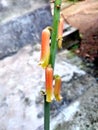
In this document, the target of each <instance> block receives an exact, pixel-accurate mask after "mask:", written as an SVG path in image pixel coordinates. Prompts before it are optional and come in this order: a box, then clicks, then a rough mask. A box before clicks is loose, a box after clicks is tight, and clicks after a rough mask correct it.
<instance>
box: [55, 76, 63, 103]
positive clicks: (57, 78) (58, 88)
mask: <svg viewBox="0 0 98 130" xmlns="http://www.w3.org/2000/svg"><path fill="white" fill-rule="evenodd" d="M54 79H55V85H54V96H55V99H56V100H57V101H61V99H62V96H61V94H60V91H61V77H60V76H59V75H56V76H54Z"/></svg>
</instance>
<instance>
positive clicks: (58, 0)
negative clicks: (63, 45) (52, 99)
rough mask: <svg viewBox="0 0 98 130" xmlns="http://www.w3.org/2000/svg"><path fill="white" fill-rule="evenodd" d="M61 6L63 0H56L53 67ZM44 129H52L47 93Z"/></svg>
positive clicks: (52, 36)
mask: <svg viewBox="0 0 98 130" xmlns="http://www.w3.org/2000/svg"><path fill="white" fill-rule="evenodd" d="M60 6H61V0H55V3H54V16H53V26H52V28H53V30H52V34H51V48H50V61H49V64H51V66H52V68H53V69H54V65H55V57H56V51H57V38H58V37H57V34H58V24H59V18H60ZM44 130H50V103H49V102H47V101H46V95H45V96H44Z"/></svg>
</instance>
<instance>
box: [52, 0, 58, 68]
mask: <svg viewBox="0 0 98 130" xmlns="http://www.w3.org/2000/svg"><path fill="white" fill-rule="evenodd" d="M60 6H61V0H55V4H54V16H53V31H52V35H51V49H50V64H51V66H52V68H54V65H55V56H56V51H57V34H58V24H59V19H60Z"/></svg>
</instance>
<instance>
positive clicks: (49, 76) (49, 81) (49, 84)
mask: <svg viewBox="0 0 98 130" xmlns="http://www.w3.org/2000/svg"><path fill="white" fill-rule="evenodd" d="M45 79H46V80H45V81H46V101H47V102H51V101H52V98H53V69H52V67H51V66H48V67H47V68H46V69H45Z"/></svg>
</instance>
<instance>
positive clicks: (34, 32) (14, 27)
mask: <svg viewBox="0 0 98 130" xmlns="http://www.w3.org/2000/svg"><path fill="white" fill-rule="evenodd" d="M2 1H3V0H2ZM2 1H1V3H2ZM5 1H6V0H5ZM6 2H7V1H6ZM25 2H26V3H28V4H31V5H32V7H31V11H29V10H28V8H29V7H28V6H29V5H28V4H26V3H25ZM25 2H23V1H18V0H17V1H15V2H12V1H11V3H10V4H12V5H9V6H8V7H9V9H10V6H11V8H14V6H15V8H16V10H18V9H19V11H20V12H21V10H22V11H23V6H26V9H27V13H25V14H24V15H22V13H20V15H21V16H20V17H18V16H17V14H15V12H13V14H14V15H16V16H17V17H16V18H13V17H12V16H10V17H11V20H10V21H8V22H5V23H2V24H0V59H2V58H4V57H5V56H8V55H12V54H14V53H16V52H17V51H18V50H19V49H20V48H21V47H23V46H24V45H26V44H35V43H38V42H40V35H41V31H42V29H43V28H45V27H46V26H49V25H51V22H52V15H51V10H50V6H49V4H47V5H44V4H45V2H42V3H41V5H40V4H38V3H39V2H40V1H36V2H34V1H33V0H32V1H31V0H30V1H29V2H28V1H25ZM30 2H31V3H30ZM32 2H33V3H32ZM17 4H19V5H20V6H19V5H17ZM36 4H38V5H36ZM43 5H44V6H43ZM41 6H42V7H41ZM21 7H22V8H21ZM33 7H36V8H37V9H36V10H34V9H35V8H33ZM39 7H40V8H39ZM11 11H12V10H11ZM5 12H7V10H6V11H5ZM0 14H2V15H3V14H4V12H2V11H1V12H0ZM10 15H11V14H10Z"/></svg>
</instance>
